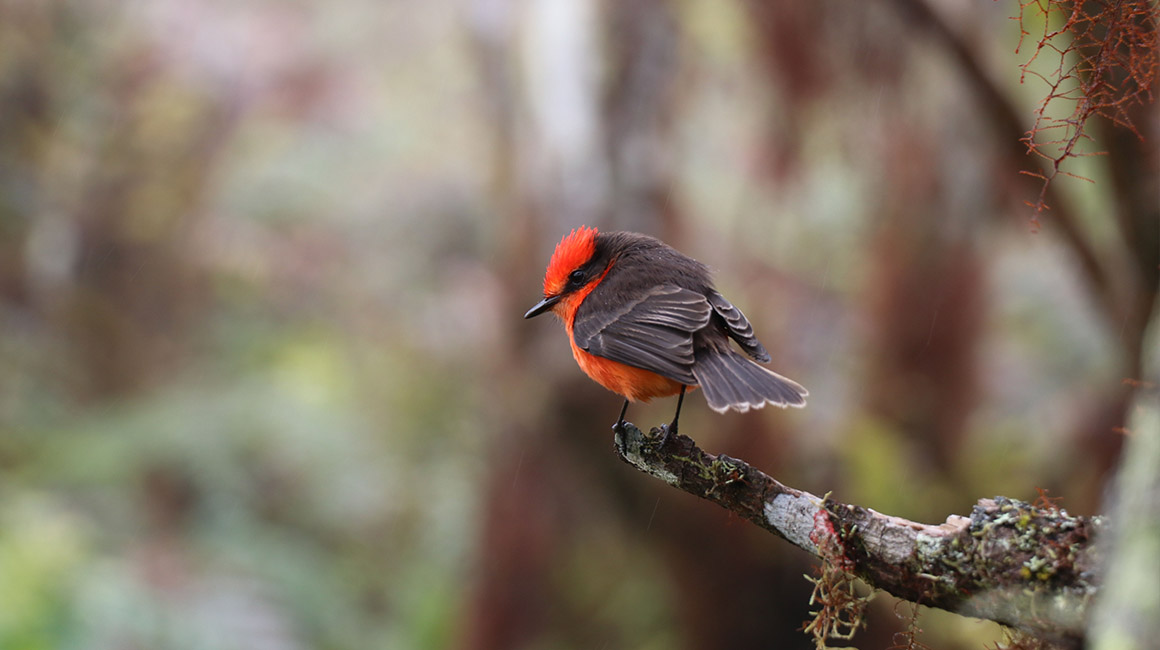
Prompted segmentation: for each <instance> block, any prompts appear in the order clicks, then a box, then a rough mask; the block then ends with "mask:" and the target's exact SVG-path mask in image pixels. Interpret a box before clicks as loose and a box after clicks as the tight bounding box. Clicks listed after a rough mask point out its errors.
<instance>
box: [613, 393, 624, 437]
mask: <svg viewBox="0 0 1160 650" xmlns="http://www.w3.org/2000/svg"><path fill="white" fill-rule="evenodd" d="M627 412H628V400H624V406H623V407H621V409H620V417H618V418H616V424H614V425H612V430H613V431H620V430H621V429H623V428H624V414H625V413H627Z"/></svg>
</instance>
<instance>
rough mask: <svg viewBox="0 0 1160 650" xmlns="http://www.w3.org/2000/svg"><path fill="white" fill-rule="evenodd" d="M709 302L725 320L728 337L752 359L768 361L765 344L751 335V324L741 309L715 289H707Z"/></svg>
mask: <svg viewBox="0 0 1160 650" xmlns="http://www.w3.org/2000/svg"><path fill="white" fill-rule="evenodd" d="M708 299H709V304H710V305H712V306H713V311H715V312H717V313H718V314H720V316H721V318H723V319H724V320H725V331H726V332H727V333H728V334H729V338H731V339H733V340H734V341H737V344H738V345H740V346H741V349H742V350H744V351H745V354H748V355H749V356H750V357H752V358H753V359H755V360H757V361H760V362H762V363H767V362H768V361H769V353H768V352H766V351H765V346H764V345H762V344H761V341H758V340H757V337H756V336H754V335H753V326H752V325H750V324H749V319H748V318H746V317H745V314H743V313H741V310H740V309H738V308H736V307H734V306H733V303H731V302H729V300H728V299H726V298H725V296H722V295H721V294H720V293H717V292H716V291H712V290H711V291H709V295H708Z"/></svg>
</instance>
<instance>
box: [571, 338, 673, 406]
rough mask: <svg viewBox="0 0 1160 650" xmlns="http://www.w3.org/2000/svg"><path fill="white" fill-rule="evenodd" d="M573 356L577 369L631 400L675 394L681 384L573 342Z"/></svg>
mask: <svg viewBox="0 0 1160 650" xmlns="http://www.w3.org/2000/svg"><path fill="white" fill-rule="evenodd" d="M568 338H569V339H571V338H572V337H571V336H569V337H568ZM572 356H573V357H574V358H575V359H576V363H577V364H579V365H580V369H581V370H583V371H584V373H585V374H587V375H588V376H589V377H591V378H592V379H593V380H594V381H595V382H596V383H598V384H600V385H601V386H603V387H605V388H607V389H608V390H610V391H612V392H614V393H617V394H619V395H623V396H624V398H625V399H627V400H628V401H630V402H647V401H649V400H650V399H652V398H654V397H668V396H670V395H676V394H677V393H679V392H681V386H683V385H684V384H682V383H681V382H679V381H674V380H672V379H669V378H668V377H662V376H660V375H658V374H657V373H655V372H653V371H651V370H645V369H644V368H636V367H633V366H628V365H625V364H623V363H620V362H619V361H612V360H611V359H605V358H603V357H598V356H596V355H594V354H589V353H587V352H585V351H584V350H581V349H580V348H578V347H576V344H575V343H572Z"/></svg>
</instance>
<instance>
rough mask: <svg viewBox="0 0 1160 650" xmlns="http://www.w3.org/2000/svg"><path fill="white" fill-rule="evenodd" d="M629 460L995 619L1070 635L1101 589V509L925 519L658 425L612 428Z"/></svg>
mask: <svg viewBox="0 0 1160 650" xmlns="http://www.w3.org/2000/svg"><path fill="white" fill-rule="evenodd" d="M615 445H616V452H617V455H619V456H620V458H621V459H622V460H624V461H625V462H626V463H628V464H630V465H632V466H634V467H636V468H637V469H639V470H641V471H642V472H645V473H647V474H650V475H652V476H655V477H657V478H659V479H661V480H663V481H664V482H666V483H668V484H669V485H672V486H673V487H677V488H680V489H682V490H684V491H685V492H688V493H690V494H694V495H696V496H699V497H702V498H704V499H708V500H709V501H712V502H714V503H716V504H718V505H720V506H722V507H724V508H726V509H728V510H730V511H731V512H734V513H736V514H737V515H739V516H741V517H744V518H745V519H748V520H749V521H751V522H753V523H755V524H757V525H758V526H761V527H762V528H764V529H766V530H768V531H769V532H771V533H773V534H775V535H777V536H778V537H781V538H783V539H785V540H786V541H788V542H790V543H791V544H793V545H794V546H797V547H798V548H800V549H802V550H804V551H807V552H808V553H810V554H812V555H814V556H816V557H819V558H822V559H823V560H826V561H828V562H830V563H832V564H833V565H834V566H836V567H838V568H840V569H843V570H845V571H847V572H849V573H852V574H854V575H856V576H858V577H859V578H861V579H862V580H864V581H865V582H866V583H867V584H869V585H870V586H871V587H873V588H875V589H881V590H883V591H886V592H888V593H890V594H893V595H894V596H897V597H899V598H902V599H905V600H909V601H912V602H915V603H919V604H922V605H926V606H929V607H938V608H940V609H945V610H948V611H952V612H956V613H959V614H963V615H966V616H973V617H976V618H984V619H988V620H992V621H997V622H999V623H1002V624H1004V625H1008V626H1010V627H1013V628H1016V629H1019V630H1022V631H1025V632H1028V633H1030V634H1034V635H1036V636H1038V637H1040V638H1044V639H1047V640H1050V641H1052V642H1055V643H1062V644H1064V645H1068V646H1070V645H1077V644H1078V643H1079V642H1080V640H1081V639H1082V638H1083V630H1084V623H1085V620H1086V617H1087V606H1088V603H1089V602H1090V601H1091V600H1092V599H1093V597H1094V596H1095V595H1096V593H1097V591H1098V589H1099V586H1098V583H1097V580H1098V578H1097V576H1096V567H1097V565H1098V554H1097V551H1098V549H1097V548H1096V545H1095V544H1094V538H1095V537H1096V535H1097V533H1098V532H1099V531H1100V529H1101V528H1102V527H1103V521H1102V519H1101V518H1100V517H1092V518H1085V517H1073V516H1071V515H1069V514H1067V512H1066V511H1064V510H1059V509H1057V508H1053V507H1047V508H1044V507H1037V506H1033V505H1031V504H1029V503H1025V502H1022V501H1016V500H1013V499H1008V498H1006V497H996V498H994V499H981V500H979V502H978V504H977V505H976V506H975V507H974V509H973V510H972V512H971V515H970V516H969V517H962V516H959V515H951V516H949V517H947V520H946V522H944V523H942V524H938V525H931V524H921V523H916V522H913V521H908V520H906V519H902V518H899V517H892V516H889V515H884V514H881V513H879V512H875V511H874V510H871V509H869V508H863V507H861V506H856V505H848V504H843V503H839V502H837V501H833V500H831V499H829V498H828V496H827V497H826V498H823V497H818V496H815V495H813V494H810V493H809V492H804V491H802V490H797V489H794V488H792V487H789V486H787V485H783V484H782V483H780V482H778V481H777V480H775V479H773V478H772V477H770V476H768V475H766V474H764V473H763V472H761V471H760V470H758V469H756V468H754V467H752V466H751V465H749V464H748V463H746V462H744V461H741V460H737V459H735V458H730V457H728V456H725V455H724V454H722V455H719V456H714V455H712V454H709V453H706V452H705V451H703V450H702V449H700V448H699V447H697V445H696V443H695V442H694V441H693V440H692V439H691V438H689V437H687V436H683V435H679V434H674V435H672V436H670V437H669V439H668V440H667V441H666V442H664V444H662V436H661V433H660V430H659V429H656V428H654V429H652V431H650V432H649V433H648V434H645V433H643V432H642V431H641V430H640V429H638V428H637V427H636V426H634V425H632V424H631V423H628V424H626V425H625V426H624V427H623V428H621V429H620V430H619V431H617V432H616V438H615Z"/></svg>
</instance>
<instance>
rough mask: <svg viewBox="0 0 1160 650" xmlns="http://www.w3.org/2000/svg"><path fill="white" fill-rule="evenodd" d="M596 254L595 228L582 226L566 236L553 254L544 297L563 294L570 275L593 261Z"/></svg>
mask: <svg viewBox="0 0 1160 650" xmlns="http://www.w3.org/2000/svg"><path fill="white" fill-rule="evenodd" d="M595 253H596V229H595V228H589V227H587V226H580V227H579V228H577V229H575V230H573V231H572V232H570V233H568V234H567V235H564V238H563V239H561V240H560V243H559V244H556V252H554V253H552V260H551V261H550V262H548V271H547V272H546V273H544V296H554V295H558V294H559V293H561V292H563V291H564V287H565V286H567V284H568V274H569V273H571V272H572V271H575V270H576V269H578V268H580V267H581V266H582V265H583V264H584V263H585V262H587V261H588V260H590V259H592V256H593V255H594V254H595Z"/></svg>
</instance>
